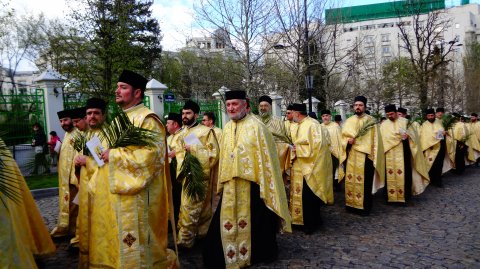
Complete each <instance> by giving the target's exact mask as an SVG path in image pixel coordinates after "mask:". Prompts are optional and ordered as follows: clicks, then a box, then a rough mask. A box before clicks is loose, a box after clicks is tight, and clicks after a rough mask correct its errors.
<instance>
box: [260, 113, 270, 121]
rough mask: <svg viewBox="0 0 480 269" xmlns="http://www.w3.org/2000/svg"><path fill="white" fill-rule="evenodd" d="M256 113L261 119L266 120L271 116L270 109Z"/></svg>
mask: <svg viewBox="0 0 480 269" xmlns="http://www.w3.org/2000/svg"><path fill="white" fill-rule="evenodd" d="M258 115H259V116H260V118H262V120H267V119H269V118H270V117H271V116H272V111H266V112H262V111H259V112H258Z"/></svg>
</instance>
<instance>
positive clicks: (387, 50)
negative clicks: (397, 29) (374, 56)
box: [382, 46, 390, 55]
mask: <svg viewBox="0 0 480 269" xmlns="http://www.w3.org/2000/svg"><path fill="white" fill-rule="evenodd" d="M382 54H383V55H388V54H390V46H382Z"/></svg>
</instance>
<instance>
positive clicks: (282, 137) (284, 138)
mask: <svg viewBox="0 0 480 269" xmlns="http://www.w3.org/2000/svg"><path fill="white" fill-rule="evenodd" d="M272 135H273V137H275V138H276V139H278V140H280V141H282V142H283V143H287V144H290V145H293V141H292V139H291V138H290V137H288V136H286V135H283V134H278V133H276V132H272Z"/></svg>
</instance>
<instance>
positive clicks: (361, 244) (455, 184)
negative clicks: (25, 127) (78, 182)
mask: <svg viewBox="0 0 480 269" xmlns="http://www.w3.org/2000/svg"><path fill="white" fill-rule="evenodd" d="M444 185H445V187H444V188H436V187H432V186H429V187H428V188H427V190H426V191H425V192H424V193H423V194H421V195H420V196H416V197H414V198H413V205H412V206H409V207H403V206H392V205H386V204H385V202H384V200H383V193H381V192H380V193H377V195H376V196H375V201H374V204H373V210H372V213H371V215H370V216H368V217H361V216H357V215H353V214H350V213H347V212H346V211H345V209H344V199H343V193H336V194H335V199H336V201H335V205H334V206H328V207H324V208H323V209H322V218H323V222H324V226H323V229H322V230H320V231H317V232H316V233H314V234H312V235H304V234H303V232H301V231H298V230H294V232H293V233H292V234H283V235H278V245H279V251H280V252H279V258H278V259H277V260H276V261H275V262H273V263H268V264H258V265H256V266H253V267H252V268H431V267H433V268H480V227H479V226H480V168H473V167H471V168H467V170H466V171H465V174H464V175H462V176H457V175H454V174H451V173H448V174H447V175H446V176H444ZM37 203H38V205H39V207H40V210H41V212H42V214H43V216H44V218H45V219H46V223H47V225H48V227H49V228H50V229H52V228H53V227H54V225H55V222H56V218H57V198H56V197H47V198H41V199H39V200H37ZM56 243H57V246H58V251H57V255H56V256H55V257H52V258H50V259H48V260H46V268H76V266H77V262H78V259H77V255H74V254H69V253H68V252H67V251H66V249H67V247H68V242H67V240H66V239H64V240H60V241H58V242H56ZM180 260H181V264H182V268H187V269H190V268H204V267H203V266H202V259H201V242H199V243H198V244H197V245H196V246H195V247H194V249H192V250H190V251H187V252H180Z"/></svg>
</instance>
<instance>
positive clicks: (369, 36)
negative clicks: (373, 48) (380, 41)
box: [364, 35, 373, 44]
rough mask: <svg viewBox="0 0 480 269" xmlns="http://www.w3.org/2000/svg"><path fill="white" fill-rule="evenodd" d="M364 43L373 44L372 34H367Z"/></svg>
mask: <svg viewBox="0 0 480 269" xmlns="http://www.w3.org/2000/svg"><path fill="white" fill-rule="evenodd" d="M364 41H365V43H366V44H373V35H367V36H365V39H364Z"/></svg>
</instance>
